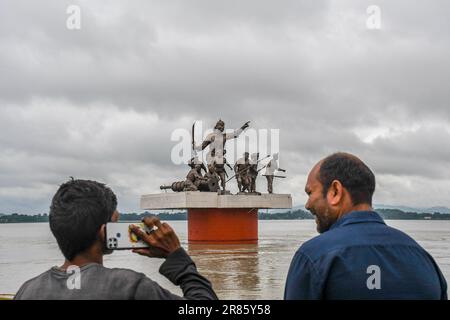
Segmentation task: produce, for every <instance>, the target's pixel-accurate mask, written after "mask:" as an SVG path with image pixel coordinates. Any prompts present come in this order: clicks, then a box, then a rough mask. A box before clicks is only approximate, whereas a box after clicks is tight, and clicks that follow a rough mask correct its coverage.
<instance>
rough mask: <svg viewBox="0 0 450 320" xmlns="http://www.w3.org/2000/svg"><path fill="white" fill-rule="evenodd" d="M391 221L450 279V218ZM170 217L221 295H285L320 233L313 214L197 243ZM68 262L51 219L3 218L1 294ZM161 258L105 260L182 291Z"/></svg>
mask: <svg viewBox="0 0 450 320" xmlns="http://www.w3.org/2000/svg"><path fill="white" fill-rule="evenodd" d="M386 222H387V224H388V225H390V226H392V227H395V228H397V229H400V230H402V231H404V232H406V233H408V234H409V235H410V236H412V237H413V238H414V239H415V240H416V241H417V242H419V243H420V244H421V245H422V246H423V247H424V248H425V249H426V250H428V252H429V253H430V254H431V255H432V256H433V257H434V258H435V260H436V261H437V263H438V265H439V267H440V268H441V270H442V272H443V274H444V276H445V277H446V279H450V245H449V244H450V221H423V220H420V221H419V220H413V221H409V220H388V221H386ZM169 223H170V225H172V227H173V228H174V229H175V231H176V232H177V234H178V236H179V237H180V240H181V242H182V245H183V247H184V248H185V249H187V250H188V252H189V254H190V255H191V257H192V259H193V260H194V261H195V263H196V264H197V267H198V269H199V271H200V272H201V273H202V274H203V275H205V276H206V277H207V278H208V279H210V280H211V281H212V283H213V286H214V289H215V291H216V292H217V294H218V296H219V298H221V299H282V297H283V291H284V284H285V279H286V275H287V272H288V269H289V264H290V261H291V259H292V256H293V255H294V253H295V251H296V250H297V249H298V247H299V246H300V245H301V244H302V243H303V242H304V241H306V240H308V239H311V238H312V237H314V236H316V235H317V232H316V229H315V222H314V221H313V220H282V221H280V220H263V221H259V242H258V244H256V245H192V244H188V243H187V223H186V221H171V222H169ZM62 262H63V256H62V254H61V253H60V252H59V249H58V246H57V244H56V242H55V240H54V238H53V236H52V234H51V232H50V229H49V227H48V224H47V223H19V224H0V294H8V293H12V294H13V293H15V292H16V291H17V290H18V289H19V287H20V285H21V284H22V283H23V282H24V281H26V280H28V279H30V278H32V277H35V276H36V275H38V274H40V273H42V272H44V271H46V270H48V269H49V268H50V267H52V266H54V265H61V264H62ZM161 263H162V260H160V259H153V258H152V259H150V258H147V257H142V256H139V255H137V254H133V253H131V252H128V251H118V252H114V253H113V254H111V255H108V256H105V261H104V264H105V266H106V267H111V268H113V267H119V268H129V269H133V270H135V271H138V272H143V273H145V274H146V275H147V276H149V277H150V278H152V279H153V280H155V281H157V282H158V283H159V284H160V285H162V286H163V287H166V288H167V289H169V290H171V291H172V292H174V293H177V294H181V290H180V289H179V288H178V287H176V286H174V285H172V284H171V283H170V282H169V281H168V280H167V279H165V278H164V277H163V276H161V275H160V274H159V273H158V268H159V266H160V265H161Z"/></svg>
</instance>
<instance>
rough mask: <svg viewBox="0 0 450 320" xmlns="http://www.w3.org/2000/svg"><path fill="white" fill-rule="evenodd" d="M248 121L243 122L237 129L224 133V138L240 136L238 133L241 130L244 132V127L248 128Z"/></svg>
mask: <svg viewBox="0 0 450 320" xmlns="http://www.w3.org/2000/svg"><path fill="white" fill-rule="evenodd" d="M249 123H250V121H247V122H246V123H244V125H243V126H242V127H240V128H239V129H236V130H234V131H233V132H231V133H226V134H225V139H226V140H230V139H234V138H237V137H239V136H240V134H241V133H242V132H244V130H245V129H247V128H248V126H249Z"/></svg>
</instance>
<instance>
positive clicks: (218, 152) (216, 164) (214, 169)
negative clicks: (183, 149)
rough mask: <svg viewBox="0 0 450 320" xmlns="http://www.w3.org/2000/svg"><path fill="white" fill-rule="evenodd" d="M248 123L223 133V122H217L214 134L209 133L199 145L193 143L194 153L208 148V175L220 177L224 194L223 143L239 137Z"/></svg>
mask: <svg viewBox="0 0 450 320" xmlns="http://www.w3.org/2000/svg"><path fill="white" fill-rule="evenodd" d="M249 122H250V121H248V122H246V123H245V124H244V125H243V126H242V127H241V128H239V129H237V130H234V131H233V132H231V133H224V131H225V122H223V121H222V120H219V121H217V123H216V125H215V127H214V132H212V133H210V134H209V135H208V136H207V137H206V139H205V140H204V141H203V142H202V144H201V145H198V146H196V145H195V143H194V141H193V149H194V151H201V150H204V149H205V148H206V147H208V146H209V152H208V155H207V157H206V158H207V162H208V170H209V172H210V174H217V175H218V176H219V177H220V180H221V186H222V190H223V192H225V183H226V181H225V173H223V171H224V170H225V168H224V167H223V166H224V164H225V163H226V162H225V160H224V154H225V143H226V142H227V140H231V139H235V138H237V137H239V135H240V134H241V133H242V132H243V131H244V130H245V129H247V128H248V126H249Z"/></svg>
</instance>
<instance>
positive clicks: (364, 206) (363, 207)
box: [339, 203, 373, 218]
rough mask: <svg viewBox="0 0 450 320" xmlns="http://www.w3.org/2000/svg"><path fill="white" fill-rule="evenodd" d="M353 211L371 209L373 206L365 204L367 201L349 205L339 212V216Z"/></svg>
mask: <svg viewBox="0 0 450 320" xmlns="http://www.w3.org/2000/svg"><path fill="white" fill-rule="evenodd" d="M353 211H373V208H372V206H371V205H370V204H367V203H361V204H357V205H356V206H354V205H351V206H349V207H348V208H346V209H345V210H343V211H342V213H341V214H339V218H341V217H343V216H345V215H346V214H349V213H351V212H353Z"/></svg>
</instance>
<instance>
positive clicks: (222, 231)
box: [188, 208, 258, 243]
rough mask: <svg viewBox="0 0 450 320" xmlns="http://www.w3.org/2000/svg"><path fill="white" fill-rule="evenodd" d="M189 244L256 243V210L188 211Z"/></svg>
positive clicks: (206, 209)
mask: <svg viewBox="0 0 450 320" xmlns="http://www.w3.org/2000/svg"><path fill="white" fill-rule="evenodd" d="M188 240H189V242H191V243H202V242H203V243H206V242H211V243H257V242H258V209H249V208H220V209H219V208H201V209H198V208H196V209H188Z"/></svg>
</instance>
